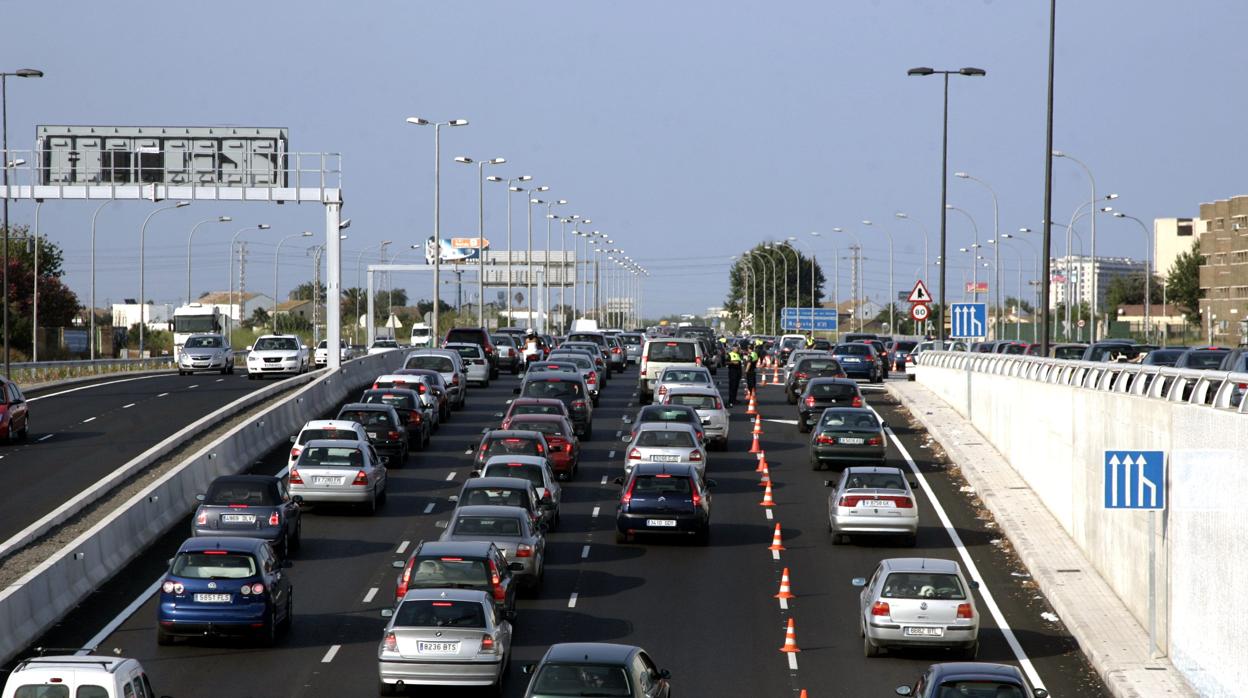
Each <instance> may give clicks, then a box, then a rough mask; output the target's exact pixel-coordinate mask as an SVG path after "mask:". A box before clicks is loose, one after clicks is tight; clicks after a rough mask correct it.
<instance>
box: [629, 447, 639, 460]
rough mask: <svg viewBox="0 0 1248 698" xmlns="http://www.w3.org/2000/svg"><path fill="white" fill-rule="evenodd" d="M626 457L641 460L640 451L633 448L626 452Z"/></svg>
mask: <svg viewBox="0 0 1248 698" xmlns="http://www.w3.org/2000/svg"><path fill="white" fill-rule="evenodd" d="M628 459H629V460H641V451H638V450H637V449H635V448H634V449H632V450H631V451H629V452H628Z"/></svg>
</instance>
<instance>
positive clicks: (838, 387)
mask: <svg viewBox="0 0 1248 698" xmlns="http://www.w3.org/2000/svg"><path fill="white" fill-rule="evenodd" d="M862 406H863V402H862V391H860V390H859V389H858V383H857V382H855V381H854V380H853V379H850V378H843V377H842V378H812V379H811V380H810V382H809V383H807V384H806V389H805V390H803V391H802V394H801V396H800V398H799V399H798V401H797V430H798V431H800V432H802V433H803V434H804V433H806V432H808V431H810V427H811V426H812V425H814V423H815V422H817V421H819V417H821V416H822V415H823V411H824V410H826V409H828V408H829V407H862Z"/></svg>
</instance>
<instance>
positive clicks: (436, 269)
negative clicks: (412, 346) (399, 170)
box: [407, 116, 468, 337]
mask: <svg viewBox="0 0 1248 698" xmlns="http://www.w3.org/2000/svg"><path fill="white" fill-rule="evenodd" d="M407 123H409V124H412V125H413V126H433V332H432V333H431V334H432V335H433V336H435V337H436V336H438V320H439V319H440V315H439V310H440V306H441V305H442V304H441V302H440V301H441V300H442V264H441V262H442V127H443V126H467V125H468V120H467V119H451V120H450V121H428V120H426V119H422V118H420V117H419V116H409V117H407Z"/></svg>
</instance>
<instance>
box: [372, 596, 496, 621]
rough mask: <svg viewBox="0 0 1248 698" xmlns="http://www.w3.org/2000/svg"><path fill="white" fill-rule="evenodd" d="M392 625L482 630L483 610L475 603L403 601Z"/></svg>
mask: <svg viewBox="0 0 1248 698" xmlns="http://www.w3.org/2000/svg"><path fill="white" fill-rule="evenodd" d="M393 625H395V626H402V627H405V628H484V627H485V609H484V608H482V606H481V604H480V603H478V602H476V601H426V600H424V599H419V600H412V601H404V602H403V603H401V604H399V609H398V610H397V611H395V613H394V621H393Z"/></svg>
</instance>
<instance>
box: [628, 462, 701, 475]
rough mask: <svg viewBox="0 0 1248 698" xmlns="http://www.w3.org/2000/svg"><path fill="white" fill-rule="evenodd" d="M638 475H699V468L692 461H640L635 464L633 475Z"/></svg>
mask: <svg viewBox="0 0 1248 698" xmlns="http://www.w3.org/2000/svg"><path fill="white" fill-rule="evenodd" d="M638 475H679V476H682V477H697V475H698V469H697V467H695V466H694V465H693V464H692V463H638V464H636V465H634V466H633V476H634V477H636V476H638Z"/></svg>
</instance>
